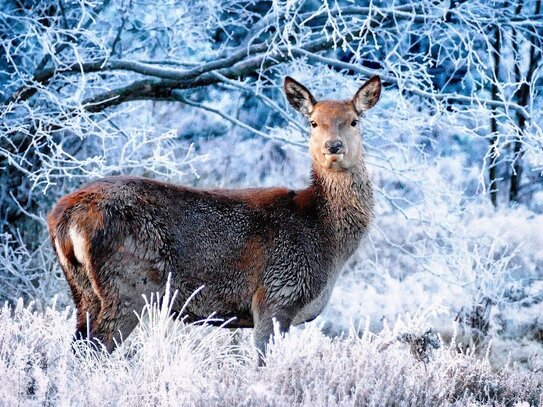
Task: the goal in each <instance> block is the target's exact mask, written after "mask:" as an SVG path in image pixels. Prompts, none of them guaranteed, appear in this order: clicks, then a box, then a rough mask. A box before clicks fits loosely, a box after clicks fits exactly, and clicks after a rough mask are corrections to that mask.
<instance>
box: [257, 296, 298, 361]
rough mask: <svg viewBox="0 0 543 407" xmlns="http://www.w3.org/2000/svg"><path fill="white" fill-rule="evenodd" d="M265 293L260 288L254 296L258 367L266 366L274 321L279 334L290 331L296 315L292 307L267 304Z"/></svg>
mask: <svg viewBox="0 0 543 407" xmlns="http://www.w3.org/2000/svg"><path fill="white" fill-rule="evenodd" d="M264 296H265V293H264V290H263V289H262V288H259V289H258V290H257V291H256V293H255V295H254V296H253V304H252V310H253V320H254V326H255V328H254V341H255V345H256V349H257V351H258V366H264V365H265V364H266V362H265V359H264V357H265V354H266V347H267V345H268V343H269V341H270V338H271V337H272V336H273V321H274V320H275V321H277V323H278V324H279V332H281V333H286V332H288V330H289V329H290V325H291V324H292V319H293V318H294V314H293V313H292V309H291V307H286V306H277V305H275V306H274V305H270V304H267V303H266V302H265V298H264Z"/></svg>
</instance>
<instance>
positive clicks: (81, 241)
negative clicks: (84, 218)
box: [69, 226, 88, 264]
mask: <svg viewBox="0 0 543 407" xmlns="http://www.w3.org/2000/svg"><path fill="white" fill-rule="evenodd" d="M69 234H70V239H72V245H73V247H74V256H75V258H76V259H77V261H78V262H79V263H81V264H87V254H88V250H87V247H88V244H87V240H86V239H85V236H83V235H82V234H81V232H79V231H78V230H77V229H76V228H75V227H74V226H72V227H71V228H70V233H69Z"/></svg>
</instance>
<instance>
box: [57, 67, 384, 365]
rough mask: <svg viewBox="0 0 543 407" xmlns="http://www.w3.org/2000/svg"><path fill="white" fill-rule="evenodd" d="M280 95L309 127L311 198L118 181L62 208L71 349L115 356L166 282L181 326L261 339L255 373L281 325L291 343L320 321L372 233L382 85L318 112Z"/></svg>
mask: <svg viewBox="0 0 543 407" xmlns="http://www.w3.org/2000/svg"><path fill="white" fill-rule="evenodd" d="M284 92H285V95H286V99H287V101H288V102H289V104H290V105H291V106H292V107H293V108H294V109H295V110H297V111H298V112H300V113H302V114H303V116H305V118H306V119H307V121H308V123H309V126H310V136H309V153H310V156H311V173H310V174H311V177H310V179H311V181H310V184H309V186H307V187H306V188H305V189H301V190H290V189H287V188H284V187H274V188H249V189H197V188H191V187H186V186H180V185H175V184H172V183H166V182H161V181H157V180H153V179H149V178H143V177H136V176H112V177H107V178H103V179H100V180H98V181H95V182H92V183H90V184H88V185H86V186H83V187H82V188H80V189H78V190H76V191H74V192H72V193H70V194H68V195H66V196H64V197H62V198H61V199H60V200H59V201H58V202H57V204H56V205H55V206H54V208H53V209H52V210H51V212H50V214H49V215H48V228H49V231H50V237H51V242H52V246H53V248H54V250H55V252H56V255H57V258H58V261H59V263H60V266H61V268H62V270H63V272H64V274H65V277H66V280H67V282H68V284H69V287H70V290H71V294H72V297H73V300H74V303H75V308H76V331H75V334H74V338H75V339H74V340H76V339H85V340H88V341H91V340H92V341H99V343H101V345H102V347H104V348H105V349H106V350H107V352H112V351H113V350H114V349H115V348H116V346H118V344H120V343H121V342H122V341H123V340H124V339H126V338H127V337H128V336H129V335H130V333H131V332H132V331H133V330H134V328H135V327H136V326H137V324H138V316H137V313H136V312H137V311H138V310H141V309H142V308H143V307H144V306H145V298H144V295H147V294H150V293H157V292H164V290H165V287H166V284H167V280H168V279H170V284H171V288H172V290H173V289H175V290H177V292H178V295H177V297H176V299H175V301H174V304H172V311H173V312H179V311H180V310H182V309H183V312H184V316H183V317H184V318H186V321H188V322H191V321H194V322H196V321H201V320H205V319H206V318H207V317H209V315H214V316H215V317H216V318H213V321H215V320H216V319H220V320H223V321H228V323H227V324H224V323H223V324H222V325H221V326H226V327H230V328H254V333H253V336H254V343H255V346H256V348H257V350H258V355H259V356H258V363H259V365H264V364H265V352H266V347H267V346H268V343H269V341H270V338H272V336H273V333H274V321H276V322H275V323H276V324H278V327H279V331H280V332H281V333H284V332H287V331H288V330H289V328H290V326H292V325H299V324H302V323H304V322H308V321H311V320H313V319H314V318H316V317H317V316H318V315H319V314H320V313H321V311H322V310H323V309H324V307H325V305H326V304H327V303H328V300H329V298H330V296H331V293H332V289H333V287H334V285H335V282H336V280H337V278H338V276H339V274H340V272H341V270H342V269H343V266H344V265H345V264H346V262H347V261H348V259H349V258H350V257H351V256H352V255H353V254H354V252H355V251H356V250H357V249H358V246H359V244H360V242H361V241H362V239H363V237H364V236H365V235H366V234H367V232H368V229H369V226H370V224H371V222H372V218H373V205H374V203H373V202H374V200H373V192H372V185H371V181H370V176H369V174H368V171H367V169H366V165H365V161H364V155H365V154H364V149H363V145H362V136H361V129H360V120H361V119H362V117H364V114H365V112H367V111H368V110H369V109H371V108H372V107H373V106H374V105H375V104H376V103H377V101H378V99H379V97H380V94H381V81H380V78H379V76H374V77H372V78H371V79H369V80H368V81H367V82H365V83H364V84H363V85H362V86H361V87H360V88H359V89H358V91H357V92H356V93H355V95H354V97H353V98H352V99H350V100H322V101H317V100H316V99H315V98H314V97H313V95H312V94H311V92H310V91H309V90H308V89H307V88H306V87H305V86H303V85H302V84H301V83H299V82H297V81H296V80H294V79H293V78H291V77H289V76H287V77H285V79H284ZM168 276H170V277H168ZM202 287H203V288H202ZM199 288H202V289H201V291H200V292H198V294H197V295H195V296H193V298H192V299H191V301H190V302H188V303H187V304H185V301H186V300H187V299H188V298H190V297H191V295H192V294H193V293H194V292H195V291H196V290H198V289H199ZM183 306H185V308H183Z"/></svg>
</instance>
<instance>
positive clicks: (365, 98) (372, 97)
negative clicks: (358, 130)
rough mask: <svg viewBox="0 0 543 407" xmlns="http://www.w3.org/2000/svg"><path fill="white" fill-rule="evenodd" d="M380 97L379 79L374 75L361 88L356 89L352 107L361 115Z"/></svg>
mask: <svg viewBox="0 0 543 407" xmlns="http://www.w3.org/2000/svg"><path fill="white" fill-rule="evenodd" d="M380 95H381V79H380V78H379V76H378V75H375V76H374V77H372V78H371V79H370V80H368V81H367V82H366V83H365V84H364V85H362V87H361V88H360V89H358V92H356V95H354V98H353V105H354V107H355V109H356V111H357V112H358V114H362V113H364V112H366V111H368V110H370V109H371V108H372V107H373V106H375V104H376V103H377V101H378V100H379V96H380Z"/></svg>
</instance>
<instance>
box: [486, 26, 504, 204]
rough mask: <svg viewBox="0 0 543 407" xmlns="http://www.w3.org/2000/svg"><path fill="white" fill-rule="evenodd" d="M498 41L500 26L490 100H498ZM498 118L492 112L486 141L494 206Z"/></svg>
mask: <svg viewBox="0 0 543 407" xmlns="http://www.w3.org/2000/svg"><path fill="white" fill-rule="evenodd" d="M500 42H501V34H500V28H499V27H498V26H496V28H495V29H494V44H493V48H494V49H493V50H492V51H493V52H492V59H493V60H494V67H493V68H494V78H493V81H492V88H491V97H492V100H498V77H499V73H500V59H501V58H500V57H501V56H500V48H501V46H500ZM497 141H498V120H497V119H496V114H495V113H493V114H492V117H491V118H490V137H489V139H488V142H489V143H490V164H489V166H488V183H489V184H488V189H489V191H490V201H491V202H492V205H494V207H496V206H498V187H497V185H496V165H497V160H498V151H497V150H498V148H497Z"/></svg>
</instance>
